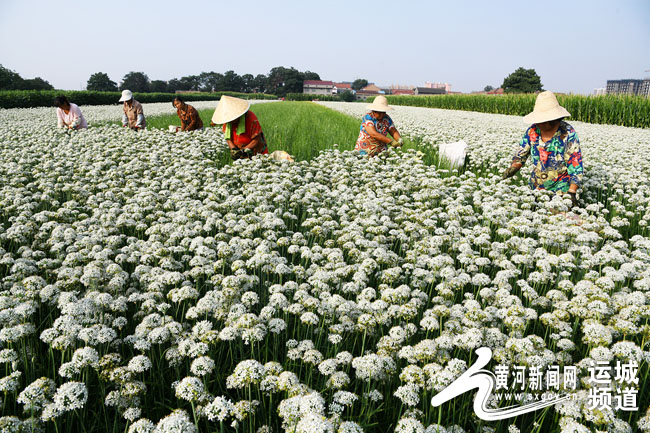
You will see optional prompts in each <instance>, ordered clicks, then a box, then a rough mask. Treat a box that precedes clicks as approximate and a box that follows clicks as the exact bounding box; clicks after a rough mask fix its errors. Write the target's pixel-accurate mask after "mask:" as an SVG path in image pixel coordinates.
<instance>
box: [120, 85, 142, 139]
mask: <svg viewBox="0 0 650 433" xmlns="http://www.w3.org/2000/svg"><path fill="white" fill-rule="evenodd" d="M120 102H124V114H123V115H122V126H124V127H127V126H128V127H129V128H131V129H134V130H136V131H137V130H139V129H144V128H146V127H147V121H146V119H145V118H144V112H143V111H142V104H140V103H139V102H138V101H136V100H135V99H133V93H132V92H131V91H130V90H123V91H122V97H121V98H120Z"/></svg>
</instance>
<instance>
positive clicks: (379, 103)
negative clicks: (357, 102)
mask: <svg viewBox="0 0 650 433" xmlns="http://www.w3.org/2000/svg"><path fill="white" fill-rule="evenodd" d="M366 108H367V109H368V110H372V111H381V112H383V113H385V112H387V111H388V110H392V109H393V107H390V106H389V105H388V99H386V97H385V96H383V95H379V96H377V97H376V98H375V99H374V101H372V104H368V105H366Z"/></svg>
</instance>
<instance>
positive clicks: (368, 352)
mask: <svg viewBox="0 0 650 433" xmlns="http://www.w3.org/2000/svg"><path fill="white" fill-rule="evenodd" d="M275 103H278V104H280V103H281V102H275ZM214 104H215V103H214V102H203V103H192V105H194V106H196V107H197V108H199V109H200V108H208V107H212V106H214ZM322 104H323V105H325V106H327V107H330V108H333V109H336V110H339V111H343V112H345V113H348V114H351V115H353V116H355V117H357V118H359V119H360V117H361V116H362V115H363V114H364V113H365V109H364V107H365V105H364V104H355V103H349V104H346V103H322ZM120 110H121V107H120V106H111V107H84V115H85V116H86V118H87V119H88V122H89V123H90V124H91V127H90V128H89V129H88V130H83V131H79V132H72V133H66V132H61V131H58V130H56V128H55V121H54V120H53V119H54V117H53V109H52V108H39V109H15V110H0V277H1V278H2V280H1V281H2V286H1V288H0V290H1V293H0V363H1V365H2V367H1V368H2V374H0V376H4V377H2V378H1V379H0V390H1V391H2V394H0V398H1V399H2V401H1V402H0V404H1V405H2V410H3V413H2V414H3V417H2V418H0V431H2V432H28V431H35V432H39V431H57V432H82V431H84V430H86V431H89V432H90V431H101V432H124V431H126V432H129V433H142V432H198V431H201V432H210V431H238V432H251V433H255V432H261V433H263V432H271V431H273V432H276V433H280V432H295V433H312V432H313V433H316V432H323V433H334V432H336V433H356V432H385V431H396V432H400V433H425V432H426V433H461V432H485V433H492V432H518V431H522V432H524V431H525V432H563V433H569V432H591V431H594V432H596V431H602V432H636V431H643V432H650V413H648V412H647V411H648V406H649V405H650V389H649V387H648V373H649V367H648V362H650V324H649V323H648V320H649V318H650V232H649V230H648V223H650V130H648V129H635V128H626V127H620V126H607V125H592V124H587V123H580V122H571V120H570V119H568V121H569V123H571V124H572V125H573V126H574V127H575V129H576V131H577V133H578V137H579V138H580V142H581V147H582V155H583V158H584V167H585V175H584V184H583V186H582V187H581V190H580V202H581V205H582V207H581V208H580V209H578V210H575V211H573V212H571V211H569V208H568V205H569V203H570V202H569V200H566V201H563V200H562V197H560V196H551V195H547V194H544V193H541V192H539V191H531V190H530V188H529V187H528V185H527V182H526V178H527V174H528V173H529V171H530V162H529V163H528V165H527V166H525V167H524V169H523V170H522V176H523V177H521V178H515V179H509V180H507V181H502V180H501V176H500V173H501V172H502V171H503V170H504V169H505V168H506V167H507V166H508V164H509V161H510V159H511V157H512V154H513V152H514V149H515V147H516V146H517V143H518V141H519V139H520V138H521V135H522V134H523V132H524V131H525V129H526V125H524V124H523V123H522V121H521V118H520V117H514V116H505V115H495V114H481V113H472V112H455V111H446V110H435V109H425V108H413V107H396V109H395V111H391V112H390V113H389V114H390V115H391V117H392V118H393V120H394V121H395V124H396V126H397V128H398V130H399V131H400V132H401V133H403V134H405V135H407V136H410V137H414V138H418V139H420V140H422V141H424V142H425V143H431V146H433V147H435V146H436V144H439V143H443V142H454V141H458V140H464V141H466V142H467V143H468V145H469V164H468V166H467V167H466V169H464V170H460V171H458V170H456V171H449V170H446V169H440V168H438V167H435V166H429V165H426V164H425V163H424V162H423V159H422V154H421V153H418V152H415V151H401V150H389V151H388V152H385V153H384V154H382V155H381V156H380V157H377V158H373V159H368V158H366V157H361V156H359V155H357V154H356V153H354V152H352V151H342V150H340V149H339V147H341V146H342V145H343V143H332V149H331V150H328V151H325V152H322V153H321V154H320V155H319V156H318V157H316V158H314V159H312V160H310V161H300V162H296V163H288V162H286V161H283V162H278V161H273V160H271V159H270V158H267V157H255V158H253V159H252V160H251V161H247V160H244V161H236V162H234V163H232V164H228V165H226V166H224V167H218V166H217V165H216V164H215V163H214V160H215V158H216V157H217V155H218V154H221V153H223V152H228V149H227V145H226V144H225V141H224V139H223V135H222V134H221V132H220V129H217V128H206V130H204V131H195V132H191V133H179V134H171V133H168V132H166V131H163V130H154V129H151V130H146V131H143V132H140V133H134V132H132V131H130V130H128V129H124V128H120V127H118V126H115V125H102V124H101V122H105V121H109V120H115V119H119V117H120ZM145 112H146V113H147V115H148V116H152V115H154V114H169V113H173V112H174V109H173V107H172V106H171V104H169V103H166V104H145ZM263 126H264V125H263ZM305 145H309V143H305ZM335 145H338V146H335ZM347 145H348V147H349V145H351V143H347ZM480 347H488V348H490V349H491V350H492V360H493V361H492V364H493V365H492V364H490V365H489V366H488V369H490V370H491V371H493V370H494V366H496V365H497V364H500V365H505V366H509V367H511V368H512V369H514V368H515V367H516V366H524V367H526V368H528V369H536V368H540V369H542V370H543V371H546V369H547V368H548V367H550V366H553V365H558V366H560V367H561V368H562V367H565V366H575V367H576V368H577V385H576V387H575V388H576V389H564V390H563V391H566V392H568V393H569V394H570V395H571V399H569V400H565V401H563V402H562V403H559V404H557V405H555V406H554V407H550V408H548V409H546V410H541V411H538V412H534V413H529V414H527V415H525V416H522V417H518V418H517V419H510V420H504V421H500V422H498V423H496V422H488V421H483V420H481V419H479V418H478V417H476V416H475V415H474V414H473V413H472V411H473V409H472V408H473V399H474V391H471V392H467V393H465V394H463V395H460V396H458V397H456V398H455V399H453V400H451V401H449V402H447V403H446V404H444V405H442V406H439V407H433V406H432V405H431V398H432V397H433V396H435V395H436V394H437V393H439V392H440V391H442V390H443V389H445V388H446V387H447V386H448V385H449V384H451V383H452V382H453V381H454V380H455V379H456V378H458V377H459V376H460V375H461V374H462V373H463V372H464V371H466V370H467V369H468V368H469V367H470V366H471V365H472V364H473V363H474V361H476V355H475V350H476V349H478V348H480ZM617 362H618V363H619V364H620V363H626V364H630V363H635V364H636V365H638V370H637V371H635V378H636V379H637V381H636V383H631V384H630V390H629V392H630V394H629V395H634V397H635V403H636V405H635V407H636V410H631V411H630V410H622V409H620V408H617V407H616V402H615V401H614V398H613V397H612V401H611V405H610V407H604V408H603V407H600V408H592V407H590V398H589V396H590V395H592V394H593V392H594V391H593V389H592V388H593V387H594V386H595V385H593V384H592V383H591V382H590V381H589V379H590V367H592V366H593V365H594V363H596V364H597V363H600V365H605V364H606V365H609V366H611V381H610V382H609V383H610V385H611V388H612V389H613V390H615V387H616V386H617V385H616V382H615V380H614V376H615V373H616V372H615V367H616V366H617ZM608 371H609V370H608ZM603 374H604V373H603ZM528 389H529V390H531V388H528ZM614 394H615V393H614ZM514 404H519V402H513V401H510V402H506V401H502V402H500V403H499V402H497V401H496V399H492V400H491V401H490V402H489V405H490V406H491V407H497V406H499V407H505V406H508V405H514Z"/></svg>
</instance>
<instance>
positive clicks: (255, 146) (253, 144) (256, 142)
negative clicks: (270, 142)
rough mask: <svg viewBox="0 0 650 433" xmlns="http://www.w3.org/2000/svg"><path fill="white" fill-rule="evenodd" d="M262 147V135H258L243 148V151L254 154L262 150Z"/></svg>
mask: <svg viewBox="0 0 650 433" xmlns="http://www.w3.org/2000/svg"><path fill="white" fill-rule="evenodd" d="M261 146H262V134H258V135H256V136H255V137H253V139H252V140H251V141H250V143H248V144H247V145H246V146H244V147H242V149H250V150H252V151H253V152H255V151H256V150H261V149H260V147H261Z"/></svg>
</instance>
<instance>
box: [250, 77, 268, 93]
mask: <svg viewBox="0 0 650 433" xmlns="http://www.w3.org/2000/svg"><path fill="white" fill-rule="evenodd" d="M267 81H268V77H267V76H266V75H264V74H258V75H256V76H255V80H253V84H252V90H253V92H258V93H264V92H265V91H266V83H267Z"/></svg>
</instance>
